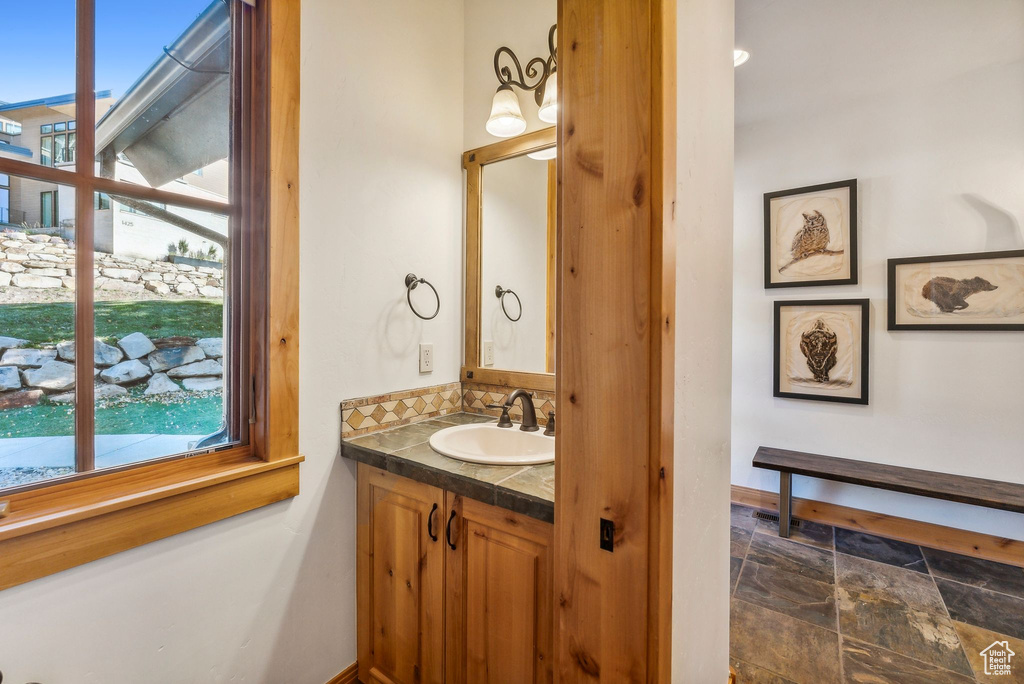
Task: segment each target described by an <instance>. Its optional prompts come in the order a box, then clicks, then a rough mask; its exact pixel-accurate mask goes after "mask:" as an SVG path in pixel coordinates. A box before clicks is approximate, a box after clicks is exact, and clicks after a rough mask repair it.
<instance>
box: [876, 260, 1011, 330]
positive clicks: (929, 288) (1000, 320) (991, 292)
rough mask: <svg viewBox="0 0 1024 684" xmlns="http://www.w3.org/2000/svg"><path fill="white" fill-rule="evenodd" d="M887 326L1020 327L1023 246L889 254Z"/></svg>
mask: <svg viewBox="0 0 1024 684" xmlns="http://www.w3.org/2000/svg"><path fill="white" fill-rule="evenodd" d="M888 322H889V330H993V331H994V330H1007V331H1009V330H1016V331H1021V330H1024V250H1021V249H1018V250H1011V251H1006V252H978V253H974V254H948V255H945V256H930V257H912V258H909V259H889V316H888Z"/></svg>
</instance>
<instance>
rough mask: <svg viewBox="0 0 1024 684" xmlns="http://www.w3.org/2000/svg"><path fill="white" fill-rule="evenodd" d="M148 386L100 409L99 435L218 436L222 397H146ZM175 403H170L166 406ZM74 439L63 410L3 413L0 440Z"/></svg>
mask: <svg viewBox="0 0 1024 684" xmlns="http://www.w3.org/2000/svg"><path fill="white" fill-rule="evenodd" d="M143 390H145V386H140V387H134V388H132V389H131V390H129V393H130V394H129V396H128V397H126V398H125V399H122V400H119V401H117V402H116V403H111V404H108V405H100V406H97V407H96V434H99V435H134V434H158V435H205V434H209V433H212V432H216V431H217V430H218V429H220V427H221V423H222V422H223V420H224V408H223V400H222V398H221V395H220V394H219V393H216V394H204V395H193V394H191V393H185V392H183V393H181V394H175V395H163V396H161V397H160V398H156V397H145V396H144V395H143ZM165 402H171V403H165ZM74 433H75V417H74V410H73V409H72V408H71V407H70V406H67V405H64V404H48V403H41V404H39V405H38V406H32V407H30V408H21V409H9V410H7V411H2V412H0V439H4V438H9V437H65V436H69V435H73V434H74Z"/></svg>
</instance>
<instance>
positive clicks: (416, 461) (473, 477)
mask: <svg viewBox="0 0 1024 684" xmlns="http://www.w3.org/2000/svg"><path fill="white" fill-rule="evenodd" d="M494 420H495V419H494V418H493V417H491V416H481V415H476V414H472V413H452V414H449V415H447V416H442V417H440V418H431V419H429V420H424V421H420V422H418V423H410V424H409V425H403V426H401V427H396V428H391V429H389V430H381V431H379V432H373V433H370V434H368V435H363V436H362V437H353V438H352V439H343V440H342V441H341V455H342V456H343V457H345V458H348V459H352V460H353V461H359V462H360V463H365V464H367V465H370V466H373V467H375V468H380V469H381V470H386V471H388V472H389V473H394V474H395V475H401V476H402V477H407V478H409V479H410V480H416V481H418V482H424V483H426V484H429V485H433V486H435V487H440V488H442V489H446V490H448V491H450V492H452V493H454V494H458V495H460V496H465V497H467V498H470V499H475V500H477V501H482V502H483V503H487V504H492V505H494V506H499V507H501V508H505V509H508V510H510V511H514V512H516V513H522V514H523V515H528V516H530V517H531V518H537V519H538V520H543V521H545V522H554V520H555V464H554V463H545V464H543V465H533V466H518V465H517V466H494V465H481V464H478V463H466V462H465V461H458V460H456V459H454V458H448V457H447V456H442V455H441V454H439V453H437V452H436V451H434V450H433V449H431V448H430V444H429V443H428V440H429V439H430V435H432V434H434V433H435V432H437V431H438V430H442V429H444V428H447V427H451V426H453V425H465V424H467V423H488V422H494Z"/></svg>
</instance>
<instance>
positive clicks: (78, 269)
mask: <svg viewBox="0 0 1024 684" xmlns="http://www.w3.org/2000/svg"><path fill="white" fill-rule="evenodd" d="M75 44H76V55H75V65H76V67H75V72H76V74H75V89H76V94H75V119H76V120H77V121H78V128H79V129H81V130H80V131H78V138H77V140H78V144H77V149H76V153H75V154H76V157H75V174H76V176H78V178H76V180H77V181H79V182H77V183H76V188H75V341H76V345H77V348H78V350H79V353H78V354H77V355H76V356H75V440H74V441H75V471H76V472H79V473H82V472H88V471H90V470H93V469H95V467H96V440H95V432H96V422H95V415H96V405H95V400H96V398H95V388H94V386H93V383H94V382H95V377H94V375H93V344H94V342H93V338H94V337H95V335H94V333H95V329H96V321H95V318H94V312H95V308H94V306H93V305H94V301H93V300H94V291H93V279H94V274H93V250H94V230H93V229H94V223H95V218H96V213H95V211H93V193H94V190H93V186H92V182H91V181H92V180H93V176H94V169H95V163H94V161H95V156H96V92H95V71H96V69H95V61H96V59H95V57H96V7H95V3H94V2H91V1H86V2H79V3H78V4H77V9H76V21H75ZM54 204H55V206H56V203H54ZM55 211H56V209H55ZM55 223H57V224H59V223H60V221H59V220H58V221H56V222H55Z"/></svg>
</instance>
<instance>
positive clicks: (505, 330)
mask: <svg viewBox="0 0 1024 684" xmlns="http://www.w3.org/2000/svg"><path fill="white" fill-rule="evenodd" d="M552 151H553V148H552ZM545 152H547V150H542V151H540V152H536V153H531V155H523V156H519V157H513V158H511V159H505V160H502V161H498V162H494V163H493V164H488V165H487V166H485V167H484V168H483V183H482V187H483V192H482V200H483V201H482V211H481V213H482V229H481V265H480V279H481V282H480V285H481V288H480V291H481V294H480V362H481V363H480V365H481V366H483V367H487V368H498V369H503V370H513V371H520V372H531V373H553V372H554V370H555V367H554V366H555V311H554V307H555V277H554V276H555V273H554V269H555V249H556V239H555V238H556V199H555V177H556V176H555V160H554V159H548V158H546V157H549V156H551V155H550V154H545Z"/></svg>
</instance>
